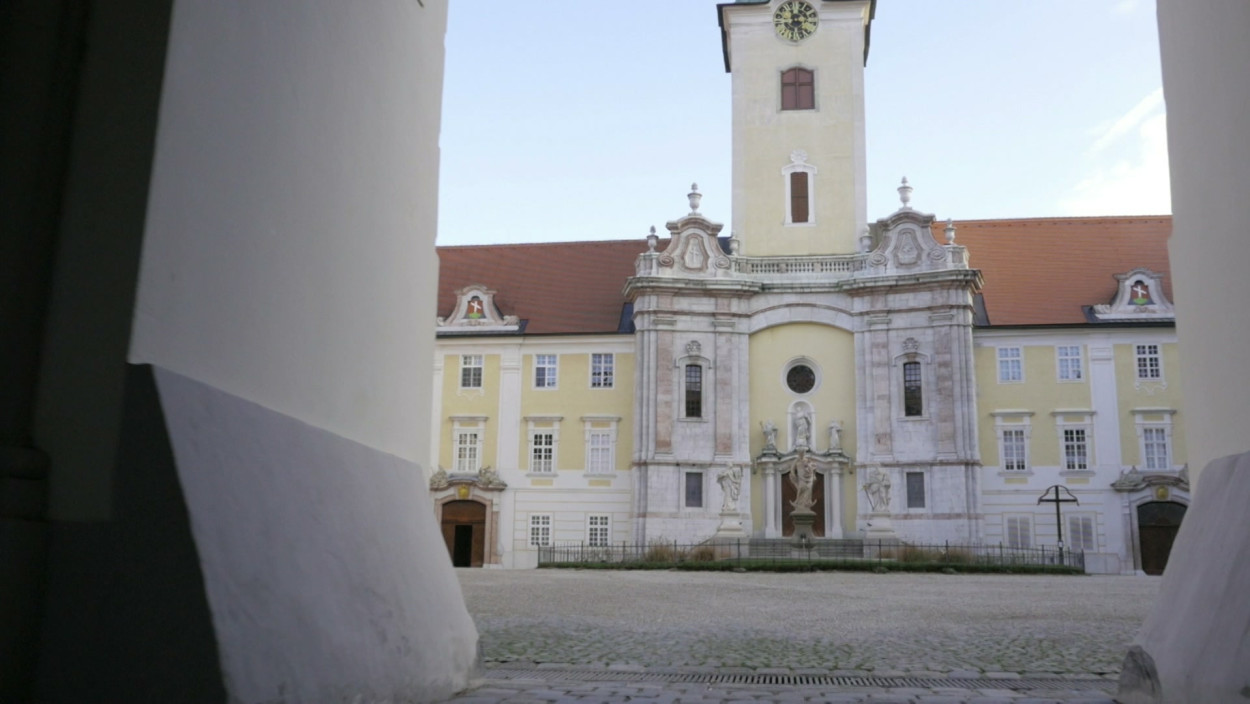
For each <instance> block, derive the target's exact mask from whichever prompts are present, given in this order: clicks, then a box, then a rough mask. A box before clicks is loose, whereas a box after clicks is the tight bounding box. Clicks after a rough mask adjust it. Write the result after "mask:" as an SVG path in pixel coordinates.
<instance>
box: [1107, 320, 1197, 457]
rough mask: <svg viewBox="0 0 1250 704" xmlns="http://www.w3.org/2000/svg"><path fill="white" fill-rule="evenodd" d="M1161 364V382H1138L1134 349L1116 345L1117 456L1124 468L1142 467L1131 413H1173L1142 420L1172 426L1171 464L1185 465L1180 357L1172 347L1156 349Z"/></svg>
mask: <svg viewBox="0 0 1250 704" xmlns="http://www.w3.org/2000/svg"><path fill="white" fill-rule="evenodd" d="M1159 352H1160V356H1161V357H1162V363H1163V378H1162V379H1161V380H1142V381H1140V382H1139V381H1138V379H1137V355H1136V345H1135V344H1127V345H1115V384H1116V390H1117V392H1118V395H1119V399H1120V407H1119V415H1120V455H1121V458H1122V460H1123V463H1124V464H1128V465H1135V466H1137V467H1138V468H1139V469H1140V468H1141V466H1142V464H1143V458H1142V452H1141V441H1140V439H1139V438H1138V437H1137V420H1138V415H1139V414H1136V413H1133V410H1134V409H1148V408H1160V409H1172V410H1174V411H1177V412H1176V413H1173V414H1167V415H1166V416H1165V415H1164V414H1155V413H1151V414H1144V415H1143V416H1142V420H1145V421H1147V422H1155V423H1162V422H1165V421H1166V418H1167V417H1170V418H1171V422H1172V447H1171V451H1172V464H1174V465H1180V464H1184V463H1185V462H1186V446H1185V432H1184V425H1185V417H1184V413H1183V412H1181V411H1182V408H1181V403H1182V401H1181V374H1180V355H1179V354H1178V350H1177V346H1176V344H1175V343H1167V344H1160V345H1159Z"/></svg>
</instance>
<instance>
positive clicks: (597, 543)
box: [586, 515, 612, 548]
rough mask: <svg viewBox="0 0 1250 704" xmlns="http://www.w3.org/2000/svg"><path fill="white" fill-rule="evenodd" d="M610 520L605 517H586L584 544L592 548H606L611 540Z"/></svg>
mask: <svg viewBox="0 0 1250 704" xmlns="http://www.w3.org/2000/svg"><path fill="white" fill-rule="evenodd" d="M611 528H612V525H611V523H610V519H609V517H608V516H607V515H598V516H587V517H586V543H587V544H589V545H590V547H592V548H606V547H607V546H608V541H609V540H610V539H611Z"/></svg>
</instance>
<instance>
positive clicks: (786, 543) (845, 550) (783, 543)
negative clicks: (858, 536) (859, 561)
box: [749, 538, 864, 560]
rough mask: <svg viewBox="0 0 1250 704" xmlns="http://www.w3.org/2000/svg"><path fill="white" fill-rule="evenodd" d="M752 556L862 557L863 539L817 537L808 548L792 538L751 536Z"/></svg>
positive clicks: (797, 557)
mask: <svg viewBox="0 0 1250 704" xmlns="http://www.w3.org/2000/svg"><path fill="white" fill-rule="evenodd" d="M749 549H750V554H751V557H753V558H759V557H762V558H788V559H797V560H807V559H821V560H829V559H839V558H862V557H864V541H862V540H835V539H832V538H829V539H826V538H817V539H816V540H815V541H814V542H813V543H812V545H811V548H810V549H805V548H800V547H798V546H796V545H795V543H794V540H793V539H792V538H752V539H751V541H750V545H749Z"/></svg>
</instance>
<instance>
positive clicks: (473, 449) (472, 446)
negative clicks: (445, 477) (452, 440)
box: [455, 430, 482, 474]
mask: <svg viewBox="0 0 1250 704" xmlns="http://www.w3.org/2000/svg"><path fill="white" fill-rule="evenodd" d="M455 435H456V472H458V473H462V474H474V473H476V472H477V471H478V470H479V469H481V468H482V433H481V431H478V430H457V431H456V433H455Z"/></svg>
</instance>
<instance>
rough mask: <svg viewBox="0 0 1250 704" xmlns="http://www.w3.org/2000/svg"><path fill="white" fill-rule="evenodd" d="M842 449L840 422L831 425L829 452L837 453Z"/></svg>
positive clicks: (833, 422)
mask: <svg viewBox="0 0 1250 704" xmlns="http://www.w3.org/2000/svg"><path fill="white" fill-rule="evenodd" d="M841 449H842V424H841V423H839V422H838V421H836V420H835V421H832V422H831V423H829V451H830V452H836V451H838V450H841Z"/></svg>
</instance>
